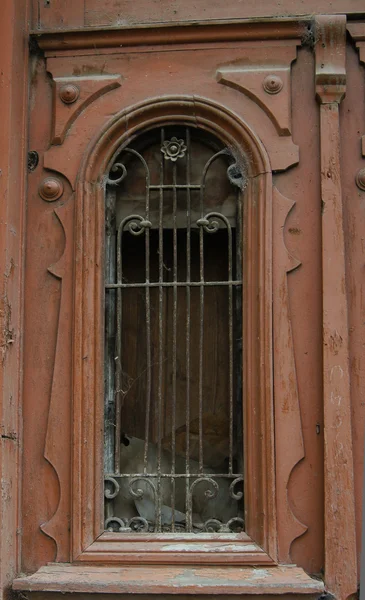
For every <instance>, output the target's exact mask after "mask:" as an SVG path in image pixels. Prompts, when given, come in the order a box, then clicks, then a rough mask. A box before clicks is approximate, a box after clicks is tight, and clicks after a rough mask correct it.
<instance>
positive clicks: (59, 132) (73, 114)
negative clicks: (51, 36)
mask: <svg viewBox="0 0 365 600" xmlns="http://www.w3.org/2000/svg"><path fill="white" fill-rule="evenodd" d="M54 63H55V61H53V62H52V61H50V60H49V61H48V68H49V70H50V72H53V70H56V72H57V64H54ZM53 82H54V85H53V137H52V144H62V143H63V141H64V139H65V136H66V135H67V132H68V130H69V129H70V127H71V125H72V123H73V122H74V121H75V119H77V117H78V116H79V115H80V114H81V113H82V111H83V110H85V108H86V107H87V106H88V105H89V104H91V103H92V102H94V101H95V100H96V99H97V98H99V97H100V96H102V95H103V94H106V93H107V92H109V91H110V90H113V89H114V88H116V87H119V86H120V85H121V76H120V75H114V76H113V75H111V76H110V75H89V76H82V75H80V76H78V77H57V76H55V77H54V78H53ZM67 92H69V93H70V94H72V93H73V94H74V97H72V96H71V95H70V96H69V98H71V101H70V100H69V99H68V97H67V95H66V94H67Z"/></svg>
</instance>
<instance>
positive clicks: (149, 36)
mask: <svg viewBox="0 0 365 600" xmlns="http://www.w3.org/2000/svg"><path fill="white" fill-rule="evenodd" d="M307 23H308V20H307V19H304V18H296V19H285V18H281V19H267V20H249V19H242V20H239V19H235V20H232V21H221V20H220V21H209V22H186V23H178V24H177V23H166V24H160V23H159V24H150V25H137V26H134V27H123V26H122V27H118V28H106V29H96V28H87V29H83V30H79V31H77V30H75V29H73V30H69V31H62V32H55V31H42V32H41V33H40V32H39V31H33V32H32V36H33V38H34V39H35V40H36V41H37V43H38V45H39V46H40V48H41V49H42V50H44V51H45V52H48V53H49V52H60V51H61V52H62V51H65V50H87V49H92V50H94V51H95V50H96V49H100V48H121V47H123V48H124V47H126V46H150V45H153V46H155V45H166V44H174V45H175V44H189V43H204V42H239V41H252V40H262V39H264V40H290V39H298V40H300V39H301V37H302V36H303V34H304V32H305V29H306V25H307Z"/></svg>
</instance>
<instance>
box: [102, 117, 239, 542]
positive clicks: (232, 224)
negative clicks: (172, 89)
mask: <svg viewBox="0 0 365 600" xmlns="http://www.w3.org/2000/svg"><path fill="white" fill-rule="evenodd" d="M246 183H247V165H246V160H245V158H244V155H243V153H242V154H241V155H240V154H239V153H238V152H237V151H236V150H235V149H234V148H230V147H227V145H225V144H223V143H222V142H221V141H220V140H219V139H218V138H216V137H215V136H213V135H212V134H210V133H207V132H205V131H204V130H202V129H199V128H196V127H188V126H182V125H169V126H166V127H161V128H155V129H152V130H150V131H147V132H145V133H142V134H140V135H138V136H136V137H135V138H134V139H130V140H128V142H126V143H125V144H124V145H123V147H122V148H120V149H119V150H118V152H117V154H116V155H115V158H114V160H113V163H112V166H111V168H110V171H109V174H108V178H107V181H106V208H105V210H106V218H105V386H104V389H105V455H104V469H105V499H106V502H105V528H106V529H107V530H110V531H119V532H123V531H124V532H131V531H135V532H156V533H161V532H187V533H200V532H212V531H214V532H225V533H230V532H239V531H242V530H244V506H243V477H244V467H243V417H242V415H243V397H242V304H243V303H242V294H243V293H244V292H243V289H242V281H243V276H242V264H243V261H242V231H243V222H242V219H243V217H242V206H241V203H242V197H243V191H244V189H245V186H246Z"/></svg>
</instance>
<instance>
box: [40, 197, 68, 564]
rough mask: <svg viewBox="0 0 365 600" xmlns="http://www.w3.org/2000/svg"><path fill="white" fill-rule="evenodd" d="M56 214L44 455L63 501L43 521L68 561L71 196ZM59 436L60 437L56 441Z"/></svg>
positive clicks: (59, 557) (60, 557)
mask: <svg viewBox="0 0 365 600" xmlns="http://www.w3.org/2000/svg"><path fill="white" fill-rule="evenodd" d="M54 212H55V214H56V216H57V218H58V220H59V223H60V225H61V227H62V229H63V231H64V235H65V246H64V250H63V253H62V256H61V257H60V259H59V260H58V261H57V263H55V264H54V265H52V266H50V267H49V268H48V271H49V273H51V274H52V275H53V276H54V277H56V278H57V279H59V280H60V283H61V292H60V294H61V298H60V305H59V317H58V328H57V341H56V349H55V361H54V367H53V377H52V390H51V398H50V405H49V412H48V420H47V431H46V441H45V449H44V457H45V458H46V460H47V461H48V462H49V464H50V465H51V466H52V467H53V469H54V470H55V473H56V475H57V479H58V482H59V491H60V496H59V502H58V504H57V508H56V512H55V513H54V515H53V516H52V518H51V519H50V520H49V521H47V522H46V523H44V524H43V525H41V530H42V531H43V533H45V534H46V535H48V536H49V537H51V538H52V539H53V540H54V541H55V544H56V548H57V552H56V559H57V560H59V561H65V562H66V561H67V560H68V557H69V546H70V532H69V528H68V527H65V521H67V520H68V519H69V505H70V502H69V493H68V491H67V490H68V486H69V464H70V462H71V447H70V442H69V440H70V432H69V430H70V425H68V426H67V423H68V421H69V415H70V413H71V402H70V400H71V399H70V398H67V400H68V401H67V402H65V399H64V394H63V381H65V380H66V379H67V373H68V372H69V371H70V368H71V357H70V353H69V351H68V348H69V346H70V334H69V335H68V336H65V335H63V333H64V331H65V330H66V329H67V322H68V321H69V319H70V315H69V314H68V311H67V308H66V307H67V304H66V302H65V299H66V298H65V293H64V290H63V288H64V285H63V280H64V279H65V278H67V280H68V288H69V286H70V280H71V279H72V270H70V265H72V250H73V248H72V243H71V242H72V235H71V231H72V219H73V206H72V201H71V200H69V201H68V202H67V203H66V204H63V205H61V206H59V207H57V208H56V209H55V211H54ZM60 423H64V424H65V425H66V430H67V434H66V431H65V430H64V431H63V434H64V435H62V438H61V439H60V438H59V426H60ZM56 440H57V441H56Z"/></svg>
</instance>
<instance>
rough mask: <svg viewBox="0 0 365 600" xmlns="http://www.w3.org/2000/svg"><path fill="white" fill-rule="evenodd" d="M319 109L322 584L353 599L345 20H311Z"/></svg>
mask: <svg viewBox="0 0 365 600" xmlns="http://www.w3.org/2000/svg"><path fill="white" fill-rule="evenodd" d="M316 39H317V43H316V46H315V50H316V94H317V98H318V101H319V102H320V145H321V195H322V278H323V280H322V281H323V283H322V290H323V292H322V293H323V405H324V460H325V470H324V473H325V486H324V488H325V508H324V516H325V578H326V584H327V587H328V589H329V591H330V592H331V593H333V594H334V595H335V596H336V598H339V599H341V600H345V599H346V598H348V597H349V596H350V595H351V594H354V593H356V587H357V584H356V539H355V505H354V474H353V453H352V431H351V395H350V373H349V339H348V336H349V331H348V316H347V315H348V307H347V296H346V272H345V243H344V223H343V202H342V189H341V164H340V122H339V104H340V102H341V100H342V98H343V96H344V94H345V90H346V67H345V58H346V18H345V17H344V16H331V17H330V16H320V17H317V18H316Z"/></svg>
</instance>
